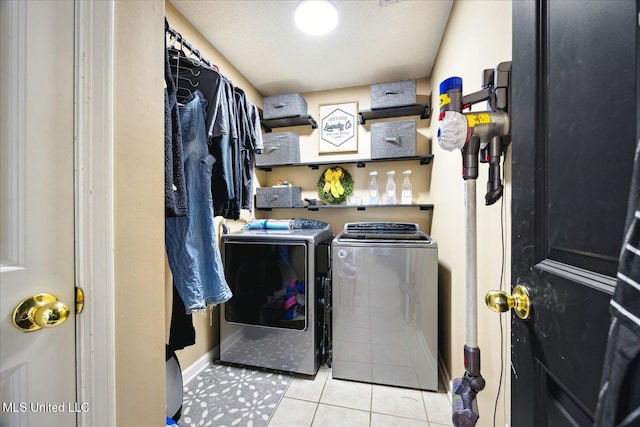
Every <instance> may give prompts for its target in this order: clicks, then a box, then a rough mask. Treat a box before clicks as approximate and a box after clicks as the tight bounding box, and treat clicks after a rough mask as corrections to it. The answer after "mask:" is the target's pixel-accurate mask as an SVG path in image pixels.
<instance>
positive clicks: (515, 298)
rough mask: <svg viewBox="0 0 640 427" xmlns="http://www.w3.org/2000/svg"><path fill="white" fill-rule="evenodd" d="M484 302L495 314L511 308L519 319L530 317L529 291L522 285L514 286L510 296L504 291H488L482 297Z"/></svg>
mask: <svg viewBox="0 0 640 427" xmlns="http://www.w3.org/2000/svg"><path fill="white" fill-rule="evenodd" d="M484 302H485V303H486V304H487V307H489V308H490V309H491V310H493V311H495V312H497V313H504V312H505V311H509V310H511V309H512V308H513V310H514V311H515V312H516V315H518V317H519V318H521V319H528V318H529V316H531V299H530V298H529V291H527V288H525V287H524V286H522V285H516V286H514V288H513V294H511V295H509V294H508V293H506V292H504V291H489V292H487V295H485V297H484Z"/></svg>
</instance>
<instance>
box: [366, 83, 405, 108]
mask: <svg viewBox="0 0 640 427" xmlns="http://www.w3.org/2000/svg"><path fill="white" fill-rule="evenodd" d="M415 103H416V81H415V80H404V81H401V82H393V83H382V84H377V85H371V109H376V108H388V107H402V106H405V105H413V104H415Z"/></svg>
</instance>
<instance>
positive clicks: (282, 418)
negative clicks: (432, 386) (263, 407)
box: [269, 366, 452, 427]
mask: <svg viewBox="0 0 640 427" xmlns="http://www.w3.org/2000/svg"><path fill="white" fill-rule="evenodd" d="M451 425H452V423H451V402H450V400H449V397H448V395H447V393H446V391H445V389H444V387H443V386H440V390H438V392H426V391H420V390H412V389H404V388H398V387H389V386H381V385H375V384H374V385H372V384H365V383H358V382H353V381H344V380H334V379H333V378H331V369H330V368H328V367H326V366H321V367H320V370H319V371H318V374H317V375H316V376H315V377H314V378H309V377H302V376H296V377H294V378H293V380H292V381H291V384H289V387H288V388H287V391H286V392H285V395H284V397H283V398H282V400H281V401H280V405H279V406H278V408H277V409H276V412H275V413H274V414H273V417H272V418H271V421H270V422H269V427H335V426H349V427H360V426H362V427H393V426H403V427H404V426H406V427H444V426H451Z"/></svg>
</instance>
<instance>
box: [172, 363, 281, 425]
mask: <svg viewBox="0 0 640 427" xmlns="http://www.w3.org/2000/svg"><path fill="white" fill-rule="evenodd" d="M292 378H293V376H291V375H289V374H286V373H282V372H274V371H266V370H261V369H254V368H246V367H238V366H230V365H223V364H216V363H214V364H211V365H209V366H207V367H206V368H205V369H203V370H202V372H200V373H199V374H198V375H197V376H196V377H195V378H193V379H192V380H191V381H189V382H188V383H187V384H186V385H185V386H184V403H183V407H182V416H181V418H180V421H179V422H178V424H179V425H180V427H187V426H189V427H191V426H193V427H195V426H212V427H213V426H215V427H224V426H247V427H260V426H266V425H267V424H268V423H269V420H270V419H271V416H272V415H273V413H274V412H275V410H276V408H277V407H278V404H279V403H280V400H281V399H282V396H283V395H284V392H285V391H286V390H287V387H288V386H289V383H290V382H291V380H292Z"/></svg>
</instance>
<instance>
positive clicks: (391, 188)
mask: <svg viewBox="0 0 640 427" xmlns="http://www.w3.org/2000/svg"><path fill="white" fill-rule="evenodd" d="M395 175H396V171H389V172H387V191H386V193H385V203H386V204H387V205H395V204H396V183H395V182H394V180H393V179H394V177H395Z"/></svg>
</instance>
